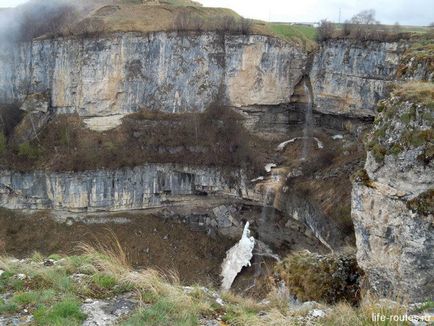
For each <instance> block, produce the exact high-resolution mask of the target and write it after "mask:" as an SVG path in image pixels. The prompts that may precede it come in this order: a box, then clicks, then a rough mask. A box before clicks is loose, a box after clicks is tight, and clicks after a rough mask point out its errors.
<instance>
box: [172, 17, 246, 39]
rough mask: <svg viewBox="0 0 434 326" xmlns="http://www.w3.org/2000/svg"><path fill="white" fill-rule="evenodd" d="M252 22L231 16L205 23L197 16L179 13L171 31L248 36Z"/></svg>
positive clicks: (216, 18)
mask: <svg viewBox="0 0 434 326" xmlns="http://www.w3.org/2000/svg"><path fill="white" fill-rule="evenodd" d="M252 25H253V21H252V20H251V19H245V18H241V19H237V18H236V17H233V16H221V17H215V18H213V19H212V20H209V21H205V20H204V19H203V18H202V17H201V16H198V15H197V14H194V13H191V12H188V11H181V12H179V13H178V14H177V15H176V17H175V20H174V23H173V29H174V30H176V31H178V32H181V31H194V32H200V31H217V32H223V33H233V34H244V35H247V34H250V33H251V31H252Z"/></svg>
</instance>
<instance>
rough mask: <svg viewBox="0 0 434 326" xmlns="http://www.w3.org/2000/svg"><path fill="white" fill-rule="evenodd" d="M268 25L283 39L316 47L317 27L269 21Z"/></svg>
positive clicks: (308, 47)
mask: <svg viewBox="0 0 434 326" xmlns="http://www.w3.org/2000/svg"><path fill="white" fill-rule="evenodd" d="M268 26H269V28H270V29H271V30H272V32H273V33H274V34H275V35H276V36H277V37H279V38H281V39H284V40H287V41H293V42H296V43H297V44H300V45H303V46H306V47H307V49H312V48H314V47H315V44H316V41H315V37H316V29H315V27H312V26H306V25H297V24H293V25H291V24H283V23H269V24H268Z"/></svg>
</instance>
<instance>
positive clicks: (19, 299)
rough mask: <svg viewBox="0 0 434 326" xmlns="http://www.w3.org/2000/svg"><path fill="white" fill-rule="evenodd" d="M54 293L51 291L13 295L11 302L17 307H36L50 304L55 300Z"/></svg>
mask: <svg viewBox="0 0 434 326" xmlns="http://www.w3.org/2000/svg"><path fill="white" fill-rule="evenodd" d="M55 296H56V292H55V291H54V290H52V289H49V290H37V291H29V292H23V293H17V294H15V295H14V296H13V297H12V299H11V302H13V303H15V304H17V305H19V306H27V305H37V304H41V303H47V302H51V301H53V300H54V299H55Z"/></svg>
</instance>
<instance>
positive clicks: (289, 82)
mask: <svg viewBox="0 0 434 326" xmlns="http://www.w3.org/2000/svg"><path fill="white" fill-rule="evenodd" d="M0 51H1V53H0V100H1V102H4V103H16V102H21V103H22V102H24V101H25V99H26V98H27V97H28V96H31V95H32V94H48V98H49V104H50V107H51V108H52V109H53V110H54V111H55V112H59V113H76V112H77V113H79V114H80V115H81V116H84V117H95V116H98V117H102V116H110V115H116V114H126V113H131V112H135V111H138V110H139V108H148V109H152V110H160V111H165V112H173V113H176V112H191V111H204V110H205V109H206V108H207V107H208V106H209V105H210V104H211V103H212V102H216V101H219V102H220V103H225V104H226V105H228V106H235V107H242V106H252V105H277V104H281V103H288V102H289V99H290V96H291V95H292V93H293V91H294V87H295V85H296V84H297V83H298V81H299V80H300V79H301V76H302V74H303V69H304V65H305V58H306V55H305V54H304V53H303V52H302V51H301V50H300V49H298V48H297V47H294V46H291V45H290V44H288V43H286V42H283V41H280V40H279V39H275V38H272V37H266V36H259V35H250V36H243V35H228V34H224V33H164V32H161V33H150V34H147V35H143V34H135V33H117V34H112V35H109V36H105V37H100V38H84V37H78V38H76V37H71V38H56V39H45V40H34V41H33V42H31V43H24V44H21V45H20V46H18V47H10V46H7V47H2V48H1V49H0Z"/></svg>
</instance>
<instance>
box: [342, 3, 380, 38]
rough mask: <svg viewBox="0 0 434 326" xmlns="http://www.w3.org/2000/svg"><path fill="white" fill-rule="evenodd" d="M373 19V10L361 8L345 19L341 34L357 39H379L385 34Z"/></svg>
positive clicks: (378, 23)
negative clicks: (348, 18)
mask: <svg viewBox="0 0 434 326" xmlns="http://www.w3.org/2000/svg"><path fill="white" fill-rule="evenodd" d="M386 34H387V33H385V31H384V30H382V28H381V26H380V22H379V21H377V20H376V19H375V10H373V9H369V10H363V11H361V12H359V13H358V14H356V15H354V16H353V17H352V18H351V19H350V20H349V21H346V22H345V24H344V27H343V35H345V36H347V37H351V38H355V39H359V40H363V41H366V40H381V39H383V38H384V37H385V36H386Z"/></svg>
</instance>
